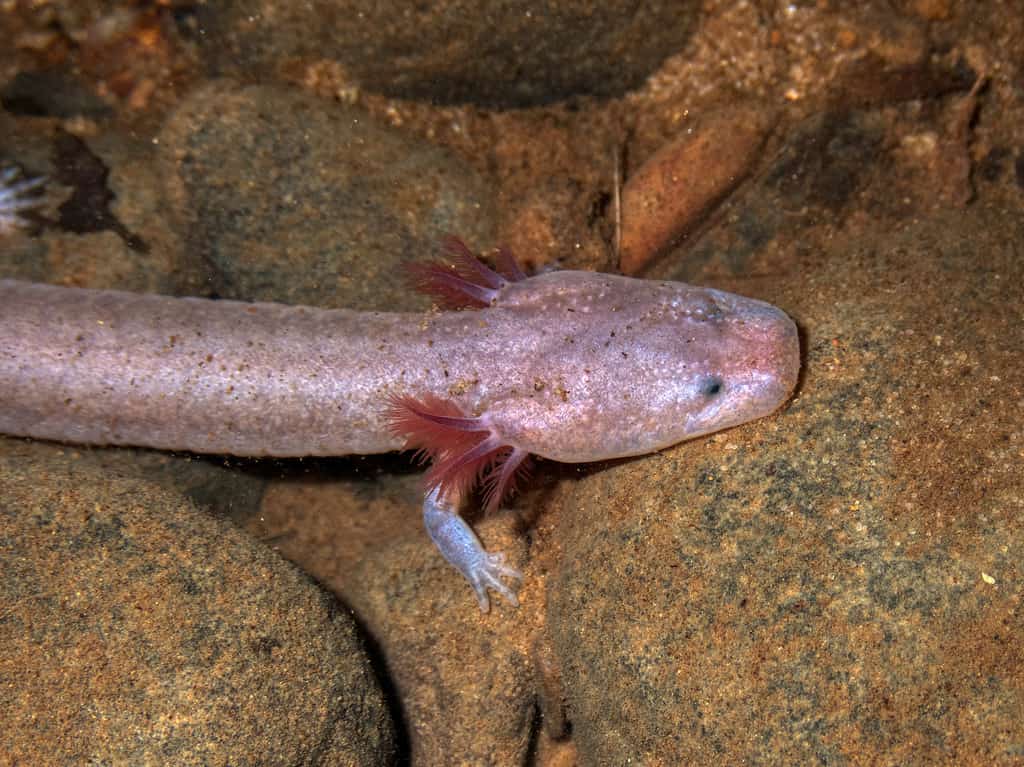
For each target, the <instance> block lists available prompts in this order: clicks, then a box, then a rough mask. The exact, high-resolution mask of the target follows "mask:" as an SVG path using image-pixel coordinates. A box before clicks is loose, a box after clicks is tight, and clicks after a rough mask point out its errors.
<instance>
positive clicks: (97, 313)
mask: <svg viewBox="0 0 1024 767" xmlns="http://www.w3.org/2000/svg"><path fill="white" fill-rule="evenodd" d="M798 368H799V349H798V342H797V335H796V329H795V327H794V326H793V323H792V322H791V321H790V320H789V318H788V317H786V315H785V314H783V313H782V312H781V311H779V310H778V309H776V308H774V307H772V306H770V305H768V304H765V303H762V302H760V301H754V300H751V299H746V298H741V297H739V296H735V295H731V294H727V293H723V292H720V291H715V290H710V289H706V288H697V287H693V286H690V285H685V284H682V283H670V282H655V281H644V280H634V279H629V278H625V277H616V276H611V275H605V274H593V273H587V272H552V273H549V274H545V275H541V276H538V277H533V278H530V279H527V280H524V281H522V282H516V283H511V284H509V285H507V286H506V287H504V288H503V289H502V290H501V292H500V295H499V298H498V300H497V301H496V305H494V306H492V307H490V308H487V309H483V310H465V311H458V312H437V313H431V314H422V315H412V314H391V313H382V312H354V311H347V310H322V309H312V308H306V307H297V306H283V305H278V304H246V303H239V302H235V301H209V300H203V299H194V298H170V297H165V296H156V295H138V294H131V293H121V292H115V291H93V290H80V289H69V288H61V287H54V286H49V285H41V284H34V283H24V282H16V281H10V280H2V281H0V391H2V392H3V404H2V407H0V432H3V433H6V434H17V435H23V436H29V437H38V438H43V439H52V440H59V441H65V442H76V443H92V444H105V445H139V446H147V447H155V448H164V449H176V450H190V451H195V452H201V453H230V454H234V455H252V456H263V455H268V456H301V455H344V454H350V453H380V452H386V451H389V450H395V449H398V448H399V447H400V446H401V440H399V439H397V438H396V437H395V436H393V435H392V434H391V433H390V432H389V431H388V429H387V425H386V422H385V415H384V409H383V404H384V403H385V401H386V398H387V396H388V395H389V394H407V395H413V396H421V395H423V394H425V393H430V394H434V395H436V396H439V397H442V398H445V399H450V400H452V401H454V402H455V403H457V404H458V405H459V406H460V407H461V408H462V410H463V411H464V412H465V413H467V414H473V415H483V416H484V417H485V418H486V419H488V421H489V423H490V425H491V426H492V429H493V431H494V432H495V433H497V434H498V435H499V436H500V437H501V439H502V441H504V442H506V443H507V444H510V445H513V446H516V447H520V448H523V449H525V450H527V451H528V452H530V453H534V454H536V455H540V456H544V457H546V458H551V459H554V460H558V461H567V462H581V461H595V460H601V459H606V458H614V457H619V456H626V455H636V454H641V453H646V452H650V451H652V450H657V449H659V448H662V447H666V446H668V445H671V444H674V443H676V442H679V441H681V440H684V439H688V438H691V437H694V436H697V435H700V434H705V433H708V432H711V431H716V430H718V429H722V428H726V427H728V426H733V425H735V424H738V423H742V422H744V421H749V420H751V419H754V418H758V417H760V416H763V415H766V414H767V413H770V412H771V411H772V410H774V409H775V408H777V407H778V406H779V405H780V404H781V403H782V402H783V401H784V400H785V399H786V397H787V396H788V395H789V393H790V392H791V391H792V389H793V386H794V384H795V382H796V375H797V371H798ZM716 382H717V383H719V385H718V386H717V387H716V386H715V383H716ZM716 389H717V391H716Z"/></svg>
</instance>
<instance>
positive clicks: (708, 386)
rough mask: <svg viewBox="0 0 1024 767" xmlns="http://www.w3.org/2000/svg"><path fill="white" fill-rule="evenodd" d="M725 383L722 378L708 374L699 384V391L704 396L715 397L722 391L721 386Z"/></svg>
mask: <svg viewBox="0 0 1024 767" xmlns="http://www.w3.org/2000/svg"><path fill="white" fill-rule="evenodd" d="M724 385H725V384H724V383H723V381H722V379H721V378H719V377H718V376H708V377H707V378H705V379H704V380H703V381H701V384H700V393H701V394H703V395H704V396H705V397H708V398H711V397H717V396H718V395H719V394H721V393H722V387H723V386H724Z"/></svg>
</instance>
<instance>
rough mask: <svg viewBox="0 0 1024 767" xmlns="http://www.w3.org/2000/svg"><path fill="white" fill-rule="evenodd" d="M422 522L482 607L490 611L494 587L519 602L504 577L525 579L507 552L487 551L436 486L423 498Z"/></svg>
mask: <svg viewBox="0 0 1024 767" xmlns="http://www.w3.org/2000/svg"><path fill="white" fill-rule="evenodd" d="M423 523H424V525H426V527H427V533H428V534H429V535H430V540H432V541H433V542H434V545H435V546H437V549H438V551H440V552H441V555H442V556H443V557H444V558H445V559H447V560H448V561H449V562H450V563H451V564H453V565H454V566H455V567H456V569H458V571H459V572H460V573H462V575H463V576H464V577H465V579H466V580H467V581H469V585H470V586H472V587H473V591H475V592H476V598H477V601H478V602H479V603H480V610H481V611H482V612H487V611H488V610H489V609H490V607H491V603H490V599H489V598H488V596H487V589H489V588H490V589H494V591H496V592H497V593H499V594H501V596H503V597H504V598H505V599H506V600H508V601H509V602H510V603H511V604H512V605H514V606H517V607H518V605H519V599H518V598H517V597H516V593H515V591H513V590H512V589H511V588H509V587H508V586H507V585H506V584H505V583H504V582H503V581H502V580H501V579H502V578H512V579H513V580H516V581H521V580H522V579H523V576H522V573H520V572H519V571H518V570H516V569H515V568H514V567H510V566H509V565H506V564H505V555H504V554H503V553H501V552H496V553H494V554H489V553H487V550H486V549H484V547H483V545H482V544H481V543H480V539H479V538H477V537H476V533H474V532H473V529H472V528H471V527H470V526H469V525H468V524H467V523H466V521H465V520H464V519H463V518H462V517H460V516H459V512H458V509H457V508H456V504H455V503H453V502H451V501H450V500H448V498H447V497H442V496H441V495H440V492H439V490H438V489H437V488H434V489H432V490H431V491H430V492H428V493H427V495H426V498H424V499H423Z"/></svg>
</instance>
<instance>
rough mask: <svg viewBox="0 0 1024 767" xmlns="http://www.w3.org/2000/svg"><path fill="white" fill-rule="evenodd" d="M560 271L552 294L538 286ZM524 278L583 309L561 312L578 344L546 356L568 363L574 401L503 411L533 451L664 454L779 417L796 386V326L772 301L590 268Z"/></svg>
mask: <svg viewBox="0 0 1024 767" xmlns="http://www.w3.org/2000/svg"><path fill="white" fill-rule="evenodd" d="M568 275H572V276H568ZM556 280H558V281H559V285H558V290H557V291H553V292H552V293H549V294H548V295H547V296H539V297H538V293H543V291H538V290H537V288H539V287H541V285H540V284H536V285H535V286H529V283H531V282H533V283H540V282H542V281H549V282H550V283H551V284H552V286H554V284H555V283H556ZM519 284H520V285H522V286H523V287H524V288H526V287H533V288H534V292H535V295H534V298H536V301H537V303H536V304H535V305H536V306H541V305H543V306H544V307H545V311H550V312H552V315H553V316H556V317H557V316H559V314H558V308H559V306H558V305H559V304H561V305H562V306H563V307H569V306H572V307H573V311H572V313H566V314H562V315H561V316H560V318H559V319H560V321H561V324H560V325H559V327H565V328H566V333H568V332H569V331H570V330H571V331H573V334H574V338H573V343H572V345H571V349H572V353H571V354H568V353H566V347H564V346H563V347H562V348H552V349H551V350H550V352H549V353H548V354H547V355H546V360H545V365H546V367H549V368H555V367H561V369H562V373H561V378H562V379H563V380H565V381H566V382H567V384H566V386H565V389H567V390H568V397H567V398H566V401H565V402H564V403H558V402H552V401H550V400H549V401H547V402H538V401H536V400H534V401H532V402H523V403H519V405H518V406H516V407H513V408H511V410H512V411H513V412H509V413H508V414H507V417H504V418H502V421H503V422H504V424H505V425H507V426H508V427H509V431H510V432H516V433H517V434H510V436H511V437H512V438H513V441H514V444H517V445H522V447H523V448H525V449H527V450H529V451H530V452H534V453H537V454H540V455H543V456H545V457H547V458H552V459H555V460H560V461H567V462H583V461H595V460H605V459H609V458H617V457H623V456H629V455H640V454H643V453H649V452H653V451H656V450H660V449H662V448H665V447H668V446H670V445H674V444H676V443H678V442H682V441H684V440H687V439H691V438H693V437H697V436H700V435H702V434H708V433H711V432H715V431H719V430H721V429H726V428H729V427H731V426H736V425H738V424H741V423H745V422H747V421H752V420H754V419H757V418H760V417H762V416H765V415H768V414H769V413H771V412H772V411H774V410H776V409H777V408H778V407H779V406H781V405H782V404H783V403H784V402H785V401H786V400H787V399H788V398H789V395H790V394H791V393H792V391H793V389H794V387H795V385H796V381H797V375H798V373H799V369H800V345H799V340H798V336H797V330H796V326H795V325H794V324H793V321H792V320H791V319H790V318H789V317H787V316H786V314H785V313H784V312H782V311H781V310H780V309H777V308H776V307H774V306H772V305H770V304H767V303H764V302H763V301H757V300H754V299H749V298H744V297H742V296H738V295H734V294H731V293H725V292H723V291H719V290H713V289H710V288H701V287H695V286H693V285H687V284H685V283H679V282H656V281H650V280H635V279H630V278H625V277H614V276H610V275H597V274H587V273H582V272H575V273H566V272H562V273H554V274H551V275H545V276H544V277H540V278H533V279H531V280H527V281H526V282H525V283H519ZM529 303H530V301H528V300H525V299H524V300H523V304H524V305H526V304H529ZM568 318H580V320H579V322H578V324H575V325H573V323H574V322H575V319H568ZM503 428H504V427H503Z"/></svg>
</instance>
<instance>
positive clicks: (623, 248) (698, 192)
mask: <svg viewBox="0 0 1024 767" xmlns="http://www.w3.org/2000/svg"><path fill="white" fill-rule="evenodd" d="M772 122H773V117H772V116H771V115H770V114H768V113H766V112H765V110H764V108H763V107H760V106H758V105H749V104H748V105H743V106H740V107H737V108H732V109H727V110H723V111H721V112H717V113H715V114H712V115H708V116H707V117H706V118H705V119H704V120H702V121H701V123H700V125H699V126H698V127H696V128H695V129H694V130H692V131H688V132H687V133H686V134H685V135H683V136H681V137H680V138H679V139H677V140H675V141H673V142H672V143H670V144H667V145H666V146H664V147H662V148H661V149H659V150H658V152H656V153H655V154H654V156H653V157H651V158H650V159H649V160H647V162H645V163H644V164H643V165H642V166H641V167H640V168H639V169H638V170H637V171H636V173H634V174H633V175H632V176H630V178H629V179H628V180H627V181H626V184H625V186H624V187H623V188H622V231H621V244H620V254H619V268H620V269H621V270H622V272H623V273H624V274H637V273H639V272H641V271H642V270H643V269H644V267H645V266H647V265H648V264H649V263H651V261H652V260H653V259H654V258H656V257H657V256H658V255H660V254H661V253H662V252H663V251H664V250H665V249H667V248H668V247H669V246H671V245H672V244H673V243H674V242H675V241H676V240H678V239H679V238H680V237H682V236H684V235H685V234H686V233H687V232H689V231H691V230H692V229H693V228H694V227H695V226H696V225H697V223H699V222H700V220H701V219H702V218H703V217H704V216H705V215H706V214H707V213H708V211H710V210H711V209H712V208H713V207H714V206H715V205H716V204H717V203H718V202H719V201H721V200H722V198H723V197H725V196H726V195H727V194H728V193H729V192H730V191H732V190H733V189H734V188H735V187H736V185H737V184H739V183H740V182H741V181H742V180H743V178H744V177H745V176H746V175H747V173H748V172H749V170H750V168H751V166H752V165H753V164H754V162H755V161H756V160H757V158H758V154H759V150H760V148H761V146H762V145H763V143H764V141H765V138H766V137H767V134H768V131H769V128H770V126H771V124H772Z"/></svg>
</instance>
